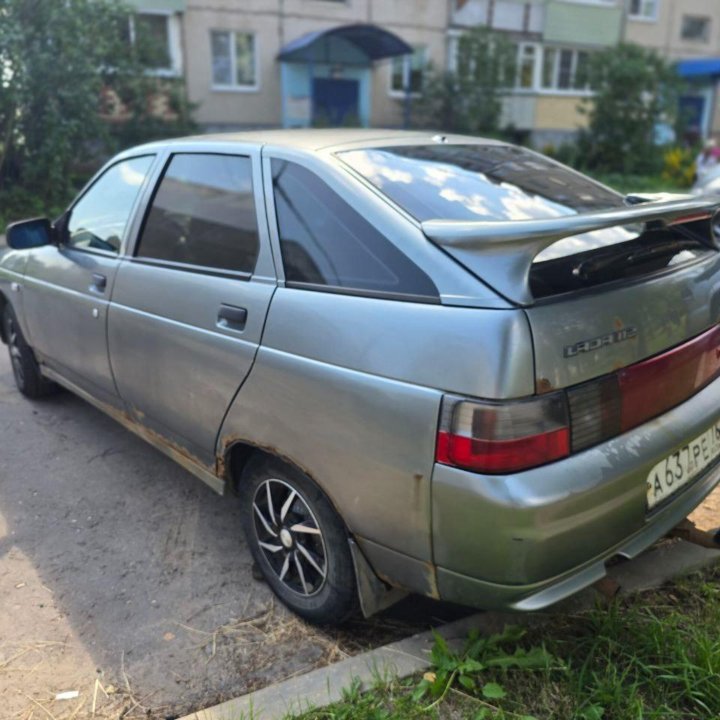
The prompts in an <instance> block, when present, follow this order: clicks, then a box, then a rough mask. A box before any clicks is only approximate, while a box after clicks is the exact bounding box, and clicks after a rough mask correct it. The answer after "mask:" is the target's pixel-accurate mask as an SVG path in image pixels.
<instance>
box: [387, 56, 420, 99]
mask: <svg viewBox="0 0 720 720" xmlns="http://www.w3.org/2000/svg"><path fill="white" fill-rule="evenodd" d="M426 64H427V61H426V50H425V48H424V47H417V48H415V49H414V50H413V54H412V55H401V56H400V57H396V58H393V60H392V74H391V77H390V90H391V91H392V92H393V93H405V92H410V93H414V94H419V93H421V92H422V86H423V72H424V71H425V66H426Z"/></svg>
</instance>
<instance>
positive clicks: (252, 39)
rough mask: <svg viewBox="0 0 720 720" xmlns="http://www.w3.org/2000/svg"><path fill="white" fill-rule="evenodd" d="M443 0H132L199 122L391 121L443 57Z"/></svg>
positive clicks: (165, 70) (219, 126)
mask: <svg viewBox="0 0 720 720" xmlns="http://www.w3.org/2000/svg"><path fill="white" fill-rule="evenodd" d="M447 2H448V0H133V4H134V5H135V7H136V8H137V11H138V14H137V16H136V20H135V22H141V23H145V28H146V29H148V28H151V29H152V31H153V37H156V38H157V40H158V42H159V43H161V44H163V46H166V47H167V53H166V56H167V61H166V62H165V63H164V65H163V66H162V67H158V68H157V69H155V71H157V72H158V73H161V74H175V75H184V78H185V82H186V87H187V94H188V98H189V100H190V101H191V102H192V103H195V104H196V105H197V110H196V113H195V116H196V119H197V120H198V122H199V123H200V124H201V125H202V126H203V127H205V128H206V129H211V130H223V129H237V128H242V127H263V126H267V127H274V126H285V127H304V126H307V125H310V124H311V123H313V122H314V123H316V124H318V123H327V124H333V125H335V124H344V123H358V122H359V123H360V124H363V125H385V126H398V125H401V124H402V123H403V114H404V106H405V102H406V98H407V96H408V95H411V96H412V94H413V93H414V92H417V91H418V90H419V88H420V85H421V74H422V69H423V68H424V67H425V66H426V65H427V64H428V63H430V62H432V63H434V64H435V65H437V66H440V67H444V65H445V62H446V56H447V33H446V30H447V15H448V4H447Z"/></svg>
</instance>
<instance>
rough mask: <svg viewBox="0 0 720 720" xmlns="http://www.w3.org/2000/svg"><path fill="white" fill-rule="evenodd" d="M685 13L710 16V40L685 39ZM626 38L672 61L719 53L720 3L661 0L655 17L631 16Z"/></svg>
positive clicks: (698, 0) (627, 23)
mask: <svg viewBox="0 0 720 720" xmlns="http://www.w3.org/2000/svg"><path fill="white" fill-rule="evenodd" d="M683 15H696V16H700V17H709V18H710V23H711V25H710V34H709V38H708V41H707V42H701V41H687V40H683V38H682V36H681V30H682V18H683ZM625 39H626V40H627V41H628V42H634V43H637V44H638V45H643V46H644V47H648V48H652V49H653V50H656V51H657V52H659V53H661V54H662V55H664V56H665V57H667V58H669V59H672V60H676V59H681V58H683V59H684V58H693V57H708V56H712V55H717V54H718V52H719V51H720V3H718V2H714V1H712V0H658V9H657V15H656V17H655V18H654V19H645V18H643V19H634V18H632V17H628V18H627V22H626V26H625Z"/></svg>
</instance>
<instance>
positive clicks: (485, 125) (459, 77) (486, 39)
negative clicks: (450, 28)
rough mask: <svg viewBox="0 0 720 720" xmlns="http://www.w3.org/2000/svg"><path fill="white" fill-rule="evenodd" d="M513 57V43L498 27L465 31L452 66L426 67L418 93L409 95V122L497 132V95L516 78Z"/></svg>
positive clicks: (446, 128)
mask: <svg viewBox="0 0 720 720" xmlns="http://www.w3.org/2000/svg"><path fill="white" fill-rule="evenodd" d="M516 58H517V51H516V47H515V45H514V44H513V43H511V42H510V41H509V40H508V39H507V37H506V35H505V34H503V33H499V32H496V31H494V30H491V29H489V28H485V27H477V28H473V29H472V30H470V31H468V32H466V33H464V34H463V35H461V36H460V38H459V40H458V53H457V69H456V70H455V72H452V73H439V72H436V71H434V70H433V69H432V68H430V69H429V71H428V72H427V73H426V78H425V82H424V83H423V90H422V95H421V96H420V97H419V98H417V99H416V100H414V105H413V111H412V121H413V125H415V126H417V127H435V128H438V127H439V128H440V129H442V130H444V131H447V132H466V133H484V134H490V135H493V134H497V132H498V131H499V129H500V116H501V112H502V98H503V96H504V95H506V94H507V93H508V91H509V89H510V88H511V87H512V86H513V85H514V83H515V74H516V71H517V62H516Z"/></svg>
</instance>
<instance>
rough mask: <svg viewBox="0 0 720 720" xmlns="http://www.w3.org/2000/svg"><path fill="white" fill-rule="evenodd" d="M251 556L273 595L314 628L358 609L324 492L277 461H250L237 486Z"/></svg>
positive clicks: (342, 538) (343, 540)
mask: <svg viewBox="0 0 720 720" xmlns="http://www.w3.org/2000/svg"><path fill="white" fill-rule="evenodd" d="M240 498H241V501H242V514H243V528H244V531H245V536H246V538H247V542H248V545H249V546H250V551H251V552H252V555H253V558H254V559H255V562H256V563H257V564H258V567H259V568H260V571H261V572H262V574H263V576H264V578H265V580H266V581H267V583H268V584H269V585H270V587H271V588H272V589H273V590H274V592H275V594H276V595H277V596H278V597H279V598H280V599H281V600H282V601H283V603H285V605H287V606H288V607H289V608H290V609H291V610H293V611H294V612H295V613H297V614H298V615H300V616H301V617H303V618H304V619H305V620H308V621H309V622H312V623H316V624H338V623H341V622H342V621H343V620H346V619H347V618H348V617H349V616H350V615H352V614H353V613H354V612H355V610H356V609H357V587H356V582H355V571H354V568H353V562H352V556H351V554H350V547H349V544H348V537H347V532H346V530H345V527H344V525H343V523H342V521H341V520H340V518H339V517H338V515H337V513H336V512H335V510H334V509H333V507H332V505H331V504H330V502H329V501H328V499H327V498H326V497H325V495H324V494H323V493H322V491H321V490H320V489H319V488H318V487H317V486H316V485H315V484H314V483H313V482H312V480H310V478H308V477H307V476H306V475H304V474H303V473H301V472H299V471H297V470H295V469H294V468H291V467H289V466H287V465H285V464H284V463H281V462H279V461H276V460H268V459H264V458H263V459H258V460H254V461H251V464H250V466H249V467H248V468H247V470H246V472H245V473H244V475H243V478H242V480H241V483H240Z"/></svg>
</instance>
